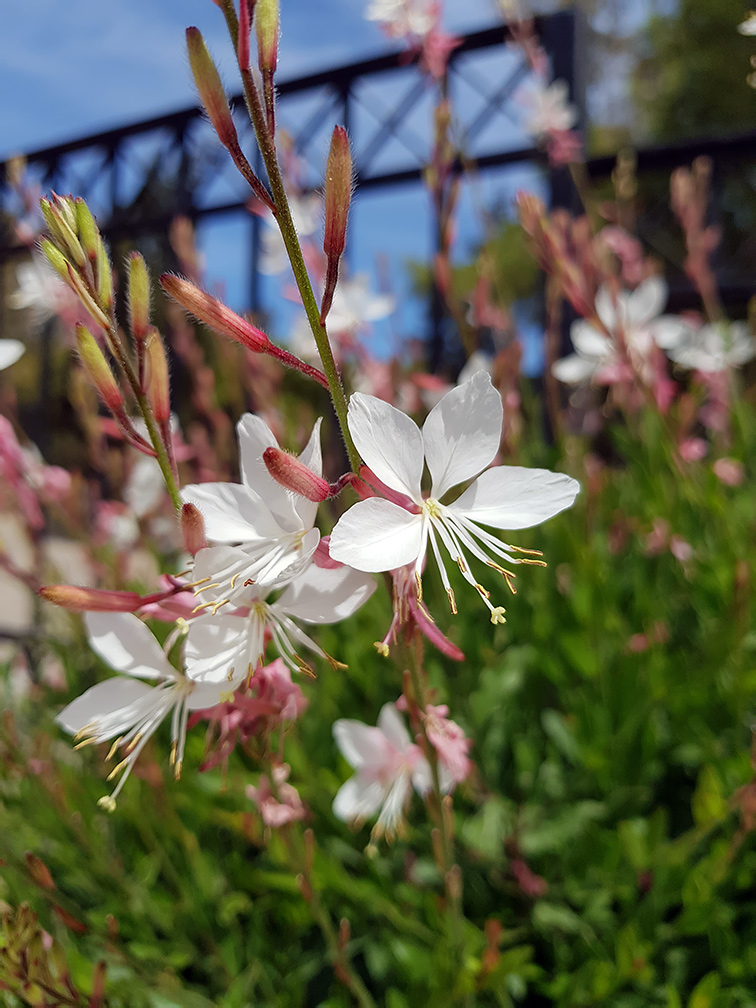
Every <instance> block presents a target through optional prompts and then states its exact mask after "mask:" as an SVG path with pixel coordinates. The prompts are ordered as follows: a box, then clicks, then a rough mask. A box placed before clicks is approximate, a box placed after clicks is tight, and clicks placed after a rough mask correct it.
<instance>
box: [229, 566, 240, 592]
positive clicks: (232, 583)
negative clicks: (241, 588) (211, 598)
mask: <svg viewBox="0 0 756 1008" xmlns="http://www.w3.org/2000/svg"><path fill="white" fill-rule="evenodd" d="M240 576H241V575H240V573H239V571H237V572H236V574H234V576H233V577H232V578H231V590H232V591H233V589H234V587H235V585H236V582H237V579H238V578H239V577H240Z"/></svg>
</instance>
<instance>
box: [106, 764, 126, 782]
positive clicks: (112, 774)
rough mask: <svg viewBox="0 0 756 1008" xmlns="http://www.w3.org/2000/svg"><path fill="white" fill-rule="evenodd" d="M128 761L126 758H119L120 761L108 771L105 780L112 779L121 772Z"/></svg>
mask: <svg viewBox="0 0 756 1008" xmlns="http://www.w3.org/2000/svg"><path fill="white" fill-rule="evenodd" d="M128 762H129V761H128V759H125V760H121V762H120V763H117V764H116V765H115V766H114V767H113V769H112V770H111V771H110V773H109V774H108V776H107V777H106V778H105V780H113V778H114V777H116V776H117V775H118V774H119V773H120V772H121V770H123V768H124V767H125V766H126V765H127V764H128Z"/></svg>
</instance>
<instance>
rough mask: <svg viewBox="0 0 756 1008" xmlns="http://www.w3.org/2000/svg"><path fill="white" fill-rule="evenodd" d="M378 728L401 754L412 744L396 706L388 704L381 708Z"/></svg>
mask: <svg viewBox="0 0 756 1008" xmlns="http://www.w3.org/2000/svg"><path fill="white" fill-rule="evenodd" d="M378 727H379V728H380V729H381V731H382V732H383V734H384V735H385V736H386V738H387V739H388V741H389V742H390V743H391V745H392V746H394V748H396V749H398V750H399V752H404V750H405V749H406V748H407V747H408V746H410V745H411V744H412V739H411V738H410V737H409V732H408V731H407V727H406V725H405V723H404V719H403V718H402V715H401V714H400V713H399V711H398V710H397V709H396V706H395V705H394V704H392V703H386V704H384V705H383V707H381V712H380V714H379V715H378Z"/></svg>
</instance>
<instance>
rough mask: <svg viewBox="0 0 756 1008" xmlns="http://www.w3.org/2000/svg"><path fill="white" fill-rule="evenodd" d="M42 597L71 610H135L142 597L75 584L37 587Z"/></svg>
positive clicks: (134, 593)
mask: <svg viewBox="0 0 756 1008" xmlns="http://www.w3.org/2000/svg"><path fill="white" fill-rule="evenodd" d="M39 594H40V595H41V596H42V598H44V599H47V601H48V602H52V603H53V605H57V606H61V608H63V609H70V610H71V612H136V610H137V609H138V608H139V606H140V605H141V604H142V598H141V596H140V595H138V594H137V593H136V592H130V591H107V590H106V589H104V588H78V587H76V586H75V585H47V586H46V587H44V588H40V589H39Z"/></svg>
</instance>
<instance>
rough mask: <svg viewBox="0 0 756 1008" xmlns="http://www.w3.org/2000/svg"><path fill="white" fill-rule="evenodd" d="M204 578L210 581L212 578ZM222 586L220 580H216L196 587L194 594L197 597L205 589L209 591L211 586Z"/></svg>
mask: <svg viewBox="0 0 756 1008" xmlns="http://www.w3.org/2000/svg"><path fill="white" fill-rule="evenodd" d="M204 580H207V581H209V580H210V578H205V579H204ZM220 586H221V583H220V581H214V582H213V583H212V584H203V585H202V587H201V588H195V589H194V591H193V592H192V595H194V596H195V597H196V596H197V595H201V594H202V592H203V591H208V589H210V588H220Z"/></svg>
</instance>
